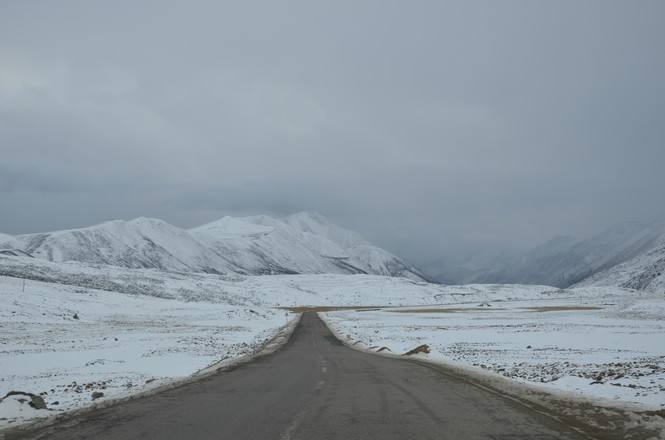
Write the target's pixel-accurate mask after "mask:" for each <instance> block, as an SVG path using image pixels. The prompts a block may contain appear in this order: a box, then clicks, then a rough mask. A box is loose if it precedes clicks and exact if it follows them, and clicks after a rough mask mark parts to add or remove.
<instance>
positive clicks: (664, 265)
mask: <svg viewBox="0 0 665 440" xmlns="http://www.w3.org/2000/svg"><path fill="white" fill-rule="evenodd" d="M576 286H619V287H626V288H629V289H637V290H646V291H648V292H654V293H665V235H664V236H663V237H661V239H660V240H659V241H658V242H657V244H656V246H655V247H654V248H652V249H650V250H648V251H647V252H644V253H642V254H640V255H638V256H636V257H634V258H632V259H630V260H628V261H626V262H624V263H621V264H618V265H616V266H613V267H611V268H609V269H607V270H604V271H602V272H598V273H596V274H594V275H592V276H591V277H589V278H587V279H586V280H584V281H582V282H581V283H578V284H577V285H576Z"/></svg>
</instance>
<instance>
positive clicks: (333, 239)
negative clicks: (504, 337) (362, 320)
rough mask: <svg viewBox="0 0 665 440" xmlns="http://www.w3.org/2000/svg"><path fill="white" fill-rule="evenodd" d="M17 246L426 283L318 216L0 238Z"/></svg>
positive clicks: (204, 268)
mask: <svg viewBox="0 0 665 440" xmlns="http://www.w3.org/2000/svg"><path fill="white" fill-rule="evenodd" d="M3 242H6V243H7V244H6V246H5V247H7V248H17V247H18V248H21V249H23V250H25V251H26V252H28V253H29V254H30V255H33V256H35V257H37V258H42V259H46V260H49V261H55V262H63V261H79V262H85V263H92V264H108V265H115V266H122V267H129V268H154V269H160V270H169V271H183V272H208V273H240V274H247V275H262V274H289V273H290V274H295V273H337V274H359V273H368V274H377V275H388V276H404V277H407V278H411V279H414V280H423V279H424V278H423V277H422V276H421V275H420V273H419V272H417V271H416V270H415V269H413V268H410V267H408V266H407V265H406V264H404V263H403V262H402V261H401V260H400V259H399V258H397V257H396V256H394V255H392V254H390V253H389V252H387V251H385V250H383V249H381V248H378V247H376V246H373V245H371V244H370V243H368V242H366V241H365V240H363V239H362V238H361V237H360V236H359V235H358V234H356V233H355V232H352V231H349V230H346V229H343V228H340V227H338V226H336V225H334V224H332V223H331V222H330V221H329V220H327V219H325V218H324V217H322V216H320V215H317V214H310V213H299V214H296V215H293V216H291V217H287V218H286V219H277V218H273V217H269V216H265V215H260V216H253V217H243V218H233V217H224V218H222V219H220V220H217V221H214V222H212V223H209V224H206V225H203V226H199V227H197V228H193V229H191V230H183V229H180V228H178V227H176V226H173V225H170V224H168V223H166V222H164V221H162V220H158V219H149V218H138V219H135V220H131V221H122V220H115V221H110V222H105V223H102V224H99V225H95V226H91V227H87V228H81V229H72V230H66V231H56V232H48V233H38V234H28V235H20V236H17V237H11V236H8V235H2V236H0V249H2V246H1V245H2V243H3Z"/></svg>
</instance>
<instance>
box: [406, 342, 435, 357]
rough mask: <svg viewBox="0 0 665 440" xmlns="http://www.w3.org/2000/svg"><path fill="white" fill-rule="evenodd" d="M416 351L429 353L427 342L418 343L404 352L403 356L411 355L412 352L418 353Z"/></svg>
mask: <svg viewBox="0 0 665 440" xmlns="http://www.w3.org/2000/svg"><path fill="white" fill-rule="evenodd" d="M418 353H429V345H427V344H423V345H419V346H417V347H416V348H414V349H413V350H409V351H407V352H406V353H404V354H403V356H411V355H413V354H418Z"/></svg>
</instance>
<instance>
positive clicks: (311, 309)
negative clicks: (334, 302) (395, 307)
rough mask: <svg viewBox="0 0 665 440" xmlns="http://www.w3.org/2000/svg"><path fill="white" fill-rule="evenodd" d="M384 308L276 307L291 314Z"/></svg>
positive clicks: (377, 307)
mask: <svg viewBox="0 0 665 440" xmlns="http://www.w3.org/2000/svg"><path fill="white" fill-rule="evenodd" d="M385 307H386V306H295V307H278V308H279V309H281V310H288V311H289V312H293V313H307V312H314V313H317V312H335V311H338V310H355V311H356V312H364V311H370V310H379V309H383V308H385Z"/></svg>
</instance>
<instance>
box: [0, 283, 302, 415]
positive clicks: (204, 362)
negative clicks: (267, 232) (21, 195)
mask: <svg viewBox="0 0 665 440" xmlns="http://www.w3.org/2000/svg"><path fill="white" fill-rule="evenodd" d="M23 288H24V287H23V280H22V279H18V278H10V277H0V328H1V330H2V331H1V336H0V394H1V395H2V396H4V395H5V394H6V393H8V392H10V391H24V392H30V393H33V394H39V395H42V397H43V398H44V400H45V401H46V403H47V405H48V409H47V410H35V409H33V408H31V407H29V406H28V405H20V404H17V402H16V398H18V397H17V396H15V398H14V399H7V400H6V401H4V402H0V426H1V425H3V424H11V423H16V422H20V421H22V420H24V419H26V418H32V417H42V416H49V415H53V414H57V413H58V412H62V411H65V410H69V409H72V408H77V407H80V406H85V405H88V404H90V403H91V402H92V393H94V392H102V393H103V394H104V395H103V397H101V398H99V399H98V401H103V400H105V399H109V398H117V397H121V396H125V395H128V394H131V393H135V392H137V391H142V390H145V389H146V387H156V386H160V385H164V384H165V383H168V382H170V381H172V380H174V379H177V378H183V377H186V376H189V375H191V374H192V373H194V372H196V371H197V370H201V369H203V368H205V367H207V366H209V365H211V364H214V363H217V362H219V361H221V360H224V359H227V358H229V359H230V358H237V357H239V356H241V355H245V354H249V353H251V352H252V351H253V350H255V349H256V348H257V347H258V346H260V345H261V344H262V343H264V342H266V341H267V340H269V339H270V338H271V337H272V336H273V335H274V334H275V333H276V332H277V331H278V329H279V328H280V327H282V326H284V325H285V324H286V323H287V321H288V320H289V319H292V318H293V315H291V314H288V313H287V312H285V311H282V310H275V309H268V308H258V307H251V308H250V307H242V306H238V305H229V304H220V303H210V302H183V301H179V300H165V299H161V298H155V297H149V296H145V295H128V294H123V293H118V292H105V291H100V290H95V289H88V288H81V287H76V286H70V285H63V284H54V283H44V282H39V281H33V280H29V281H26V285H25V291H23Z"/></svg>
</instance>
